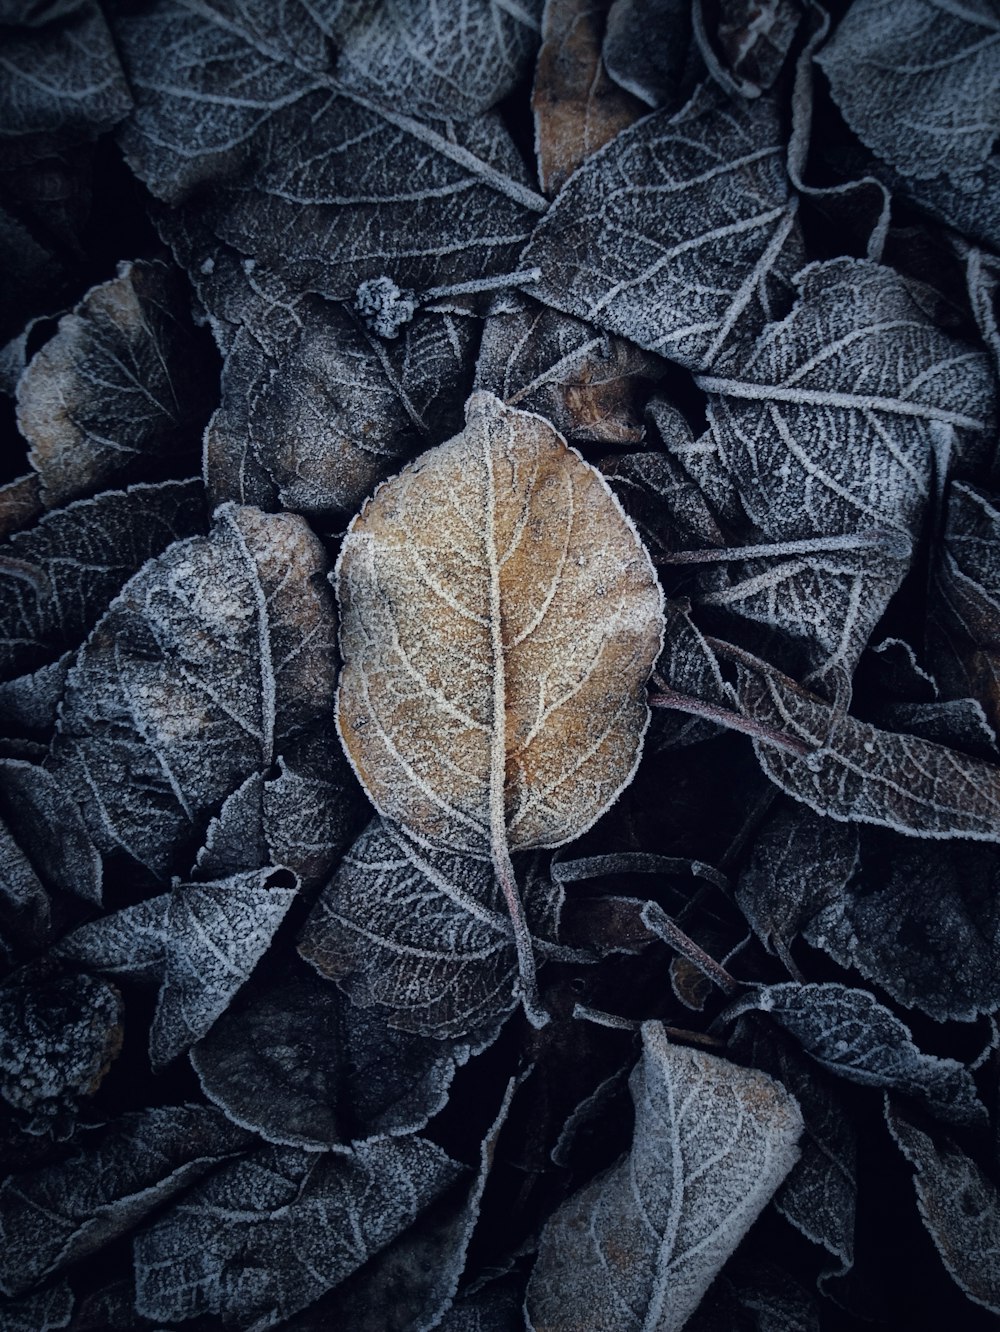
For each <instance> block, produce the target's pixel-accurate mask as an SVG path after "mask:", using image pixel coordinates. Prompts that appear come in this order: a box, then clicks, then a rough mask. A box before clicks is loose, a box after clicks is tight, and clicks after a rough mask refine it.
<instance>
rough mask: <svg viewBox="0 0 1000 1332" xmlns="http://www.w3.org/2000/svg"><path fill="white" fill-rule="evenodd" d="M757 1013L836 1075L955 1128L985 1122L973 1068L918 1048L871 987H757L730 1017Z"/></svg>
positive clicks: (795, 983) (791, 985)
mask: <svg viewBox="0 0 1000 1332" xmlns="http://www.w3.org/2000/svg"><path fill="white" fill-rule="evenodd" d="M752 1011H757V1012H761V1013H769V1014H770V1015H771V1017H772V1018H773V1019H774V1020H775V1022H777V1023H778V1025H779V1026H781V1027H783V1028H784V1029H785V1031H787V1032H788V1033H789V1034H790V1035H791V1036H793V1037H794V1038H795V1039H796V1040H797V1041H798V1042H799V1044H800V1045H801V1046H802V1048H803V1049H804V1050H805V1051H806V1053H807V1054H809V1055H811V1056H812V1057H813V1059H815V1060H816V1061H817V1062H818V1063H819V1064H820V1065H822V1067H823V1068H825V1069H827V1070H828V1071H829V1072H831V1073H835V1074H837V1076H838V1077H842V1078H846V1079H847V1080H848V1081H849V1082H857V1083H860V1084H861V1085H862V1086H864V1087H887V1088H890V1089H891V1090H893V1091H898V1092H902V1093H903V1094H904V1095H907V1096H914V1097H916V1098H917V1099H918V1100H920V1101H922V1102H923V1103H924V1104H925V1105H926V1106H927V1107H928V1108H929V1109H930V1110H931V1111H932V1112H933V1113H935V1114H937V1115H939V1116H941V1117H942V1118H944V1119H950V1120H952V1121H954V1122H955V1123H959V1124H973V1123H977V1122H979V1121H981V1120H984V1119H985V1108H984V1106H983V1104H982V1102H981V1101H980V1100H979V1098H978V1096H977V1094H976V1084H975V1082H973V1080H972V1075H971V1074H970V1072H969V1071H968V1069H967V1068H965V1066H964V1065H963V1064H960V1063H959V1062H958V1060H956V1059H943V1058H940V1057H939V1056H937V1055H929V1054H924V1053H923V1051H921V1050H918V1049H917V1047H916V1046H915V1045H914V1044H913V1040H912V1038H911V1035H910V1031H909V1029H908V1028H907V1027H906V1026H904V1024H903V1023H902V1022H900V1020H899V1018H897V1017H896V1016H895V1014H893V1013H890V1012H889V1010H888V1009H887V1008H886V1007H884V1006H883V1005H882V1004H880V1003H879V1002H878V1000H877V999H876V998H875V997H874V996H873V995H871V994H869V993H868V991H867V990H852V989H851V988H850V987H849V986H847V985H838V984H836V983H834V982H826V983H822V984H810V985H800V984H798V983H797V982H793V981H789V982H787V983H785V984H783V985H760V986H756V987H754V988H753V989H752V990H750V991H748V992H747V993H746V994H745V995H743V996H742V997H741V998H740V999H738V1000H737V1001H736V1003H735V1004H733V1005H732V1006H731V1007H730V1008H729V1010H728V1015H729V1016H730V1017H736V1016H738V1015H739V1014H741V1013H748V1012H752Z"/></svg>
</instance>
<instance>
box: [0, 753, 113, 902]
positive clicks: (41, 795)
mask: <svg viewBox="0 0 1000 1332" xmlns="http://www.w3.org/2000/svg"><path fill="white" fill-rule="evenodd" d="M0 809H2V810H3V812H4V814H5V815H6V817H7V820H8V822H9V823H10V824H11V826H12V827H16V828H17V835H18V840H19V841H20V843H21V846H22V848H23V849H24V850H25V851H26V852H27V854H28V856H29V858H30V860H31V862H32V864H33V865H34V866H35V869H36V870H37V871H38V873H39V875H40V876H41V878H42V880H43V882H44V883H46V884H47V885H48V886H49V887H50V888H60V889H62V890H64V891H65V892H69V893H76V894H78V896H80V897H83V898H86V899H88V900H89V901H91V902H100V900H101V876H102V870H101V858H100V856H99V855H98V854H97V851H96V849H95V848H94V844H93V842H92V841H91V840H90V835H89V834H88V832H87V830H86V828H85V827H84V825H83V820H82V819H81V817H80V811H79V810H78V809H77V807H76V806H75V805H74V804H73V802H72V801H71V800H70V799H69V797H68V796H67V795H66V793H65V792H64V791H62V790H61V789H60V788H59V786H58V785H57V784H56V782H55V781H53V779H52V777H51V775H50V774H49V773H47V772H46V771H45V769H44V768H39V767H37V766H36V765H35V764H33V763H24V762H21V761H20V760H18V759H0ZM53 834H56V835H53Z"/></svg>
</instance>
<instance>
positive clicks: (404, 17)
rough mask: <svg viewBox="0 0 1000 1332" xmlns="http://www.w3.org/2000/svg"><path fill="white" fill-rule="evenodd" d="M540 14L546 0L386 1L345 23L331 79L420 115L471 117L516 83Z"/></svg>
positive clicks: (532, 47)
mask: <svg viewBox="0 0 1000 1332" xmlns="http://www.w3.org/2000/svg"><path fill="white" fill-rule="evenodd" d="M359 9H360V6H359ZM541 9H542V3H541V0H523V3H518V4H509V3H505V0H459V3H455V0H381V3H379V4H376V5H367V6H365V7H364V10H363V12H362V13H360V14H359V16H358V17H357V18H356V19H354V21H353V22H351V21H350V19H349V18H348V21H347V22H342V23H341V25H340V29H341V30H340V33H338V36H339V38H340V40H339V42H338V45H339V46H340V51H339V54H338V57H337V62H336V65H335V67H334V76H335V78H336V80H337V83H338V84H339V85H340V86H341V87H344V88H346V89H348V90H351V91H357V92H360V93H364V94H366V95H368V96H370V97H373V98H374V99H375V100H376V101H380V102H382V103H384V104H385V105H387V106H391V107H400V108H401V109H402V110H405V111H407V112H409V113H411V114H413V115H416V116H454V117H456V118H457V119H459V120H462V119H466V118H467V117H470V116H474V115H477V114H479V113H480V112H482V111H488V110H489V108H490V107H491V106H494V105H495V104H496V103H497V102H498V101H500V99H501V98H502V97H504V96H505V95H506V94H507V93H508V92H510V90H511V89H512V88H513V87H514V85H515V84H516V83H517V82H518V80H519V79H520V77H521V74H522V73H523V71H524V69H525V68H526V67H527V65H528V62H529V61H530V59H531V57H532V55H533V54H534V50H535V47H536V45H537V43H538V27H539V18H540V16H541Z"/></svg>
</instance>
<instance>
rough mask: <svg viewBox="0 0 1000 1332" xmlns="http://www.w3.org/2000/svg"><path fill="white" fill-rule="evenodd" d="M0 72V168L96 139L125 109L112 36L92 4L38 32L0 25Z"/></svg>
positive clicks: (125, 93) (125, 89) (128, 100)
mask: <svg viewBox="0 0 1000 1332" xmlns="http://www.w3.org/2000/svg"><path fill="white" fill-rule="evenodd" d="M21 8H22V10H23V6H21ZM8 21H9V20H5V21H4V22H5V24H6V22H8ZM0 69H2V70H3V78H2V80H0V88H3V92H2V93H0V161H2V162H3V164H4V165H5V166H10V165H16V164H17V163H20V162H30V161H34V160H36V159H39V158H43V157H47V156H49V155H50V154H52V153H55V152H58V151H59V150H60V149H63V148H66V147H68V146H69V145H71V144H74V143H80V142H83V141H86V140H89V139H96V138H97V137H98V135H100V134H103V133H104V132H105V131H106V130H109V129H111V127H112V126H113V125H117V123H118V122H119V121H120V120H121V119H122V118H123V117H124V116H126V115H127V114H128V112H129V110H130V109H131V106H132V98H131V96H130V95H129V90H128V85H127V84H126V82H125V78H124V76H123V74H122V70H121V66H120V65H119V63H118V56H117V54H116V52H115V47H114V43H113V42H112V40H111V34H110V32H109V31H108V26H107V24H106V23H105V21H104V16H103V14H102V13H101V10H100V7H99V6H98V5H97V4H96V3H94V2H93V0H92V2H91V3H86V4H80V5H76V6H74V9H73V12H72V13H66V14H64V15H59V16H55V15H53V21H51V22H47V23H42V24H39V25H38V26H31V27H27V26H26V27H9V28H8V27H6V26H5V27H4V31H3V36H2V40H0Z"/></svg>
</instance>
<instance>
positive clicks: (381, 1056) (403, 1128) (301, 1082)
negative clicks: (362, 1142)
mask: <svg viewBox="0 0 1000 1332" xmlns="http://www.w3.org/2000/svg"><path fill="white" fill-rule="evenodd" d="M469 1053H470V1049H469V1045H468V1043H464V1044H462V1043H459V1042H456V1041H447V1040H430V1039H427V1038H422V1037H419V1036H413V1035H409V1034H406V1035H404V1034H403V1033H401V1032H398V1031H394V1030H392V1029H391V1028H389V1029H387V1028H386V1026H385V1023H384V1019H383V1018H382V1017H381V1015H380V1014H379V1013H375V1012H372V1011H370V1010H362V1009H360V1008H359V1007H358V1006H357V1005H354V1004H351V1003H348V1002H347V1001H346V1000H345V999H344V998H343V997H342V996H341V995H339V994H338V992H337V991H336V990H335V989H334V987H333V986H332V985H329V984H326V983H325V982H323V981H321V980H320V979H319V977H317V976H314V975H312V974H311V973H310V972H308V971H306V970H305V968H301V969H297V970H295V971H294V972H293V971H291V970H289V969H285V970H284V971H282V972H280V973H279V975H278V978H277V980H274V981H270V982H268V983H265V984H261V983H257V984H254V985H251V986H250V987H248V989H247V991H246V992H245V1001H243V1002H240V1003H238V1004H237V1005H235V1006H234V1007H231V1008H230V1009H229V1011H228V1012H227V1013H225V1014H223V1016H222V1017H221V1018H220V1019H219V1020H218V1022H216V1023H215V1025H214V1026H213V1028H212V1030H211V1031H210V1032H209V1033H208V1034H207V1035H206V1036H205V1037H203V1039H202V1040H201V1041H199V1042H198V1044H197V1045H196V1046H195V1047H194V1049H193V1050H192V1051H191V1063H192V1064H193V1066H194V1070H195V1072H196V1073H197V1075H198V1079H199V1081H200V1083H201V1087H202V1091H204V1093H205V1095H206V1096H207V1097H208V1098H209V1100H211V1101H214V1102H215V1104H216V1105H218V1106H219V1107H220V1108H221V1109H222V1110H223V1111H225V1113H226V1115H228V1117H229V1118H230V1119H232V1120H233V1122H234V1123H237V1124H242V1125H243V1126H244V1127H246V1128H252V1129H253V1131H254V1132H255V1133H259V1134H260V1135H261V1136H262V1137H264V1138H266V1139H267V1141H268V1142H273V1143H277V1144H278V1145H280V1146H292V1147H306V1148H309V1149H310V1150H316V1149H339V1150H344V1144H348V1143H351V1142H354V1141H357V1140H359V1139H370V1138H376V1137H384V1136H386V1135H391V1136H399V1135H400V1134H405V1133H413V1132H416V1131H419V1130H420V1129H422V1128H423V1127H424V1125H425V1124H426V1123H427V1121H428V1120H429V1119H430V1118H431V1117H432V1116H433V1115H435V1114H437V1113H438V1111H439V1110H441V1109H442V1108H443V1106H444V1103H445V1101H446V1099H447V1095H448V1090H449V1087H450V1085H451V1082H452V1079H453V1078H454V1076H455V1072H456V1070H457V1069H458V1068H459V1067H460V1066H461V1065H463V1064H464V1063H465V1062H466V1061H467V1060H468V1058H469Z"/></svg>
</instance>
